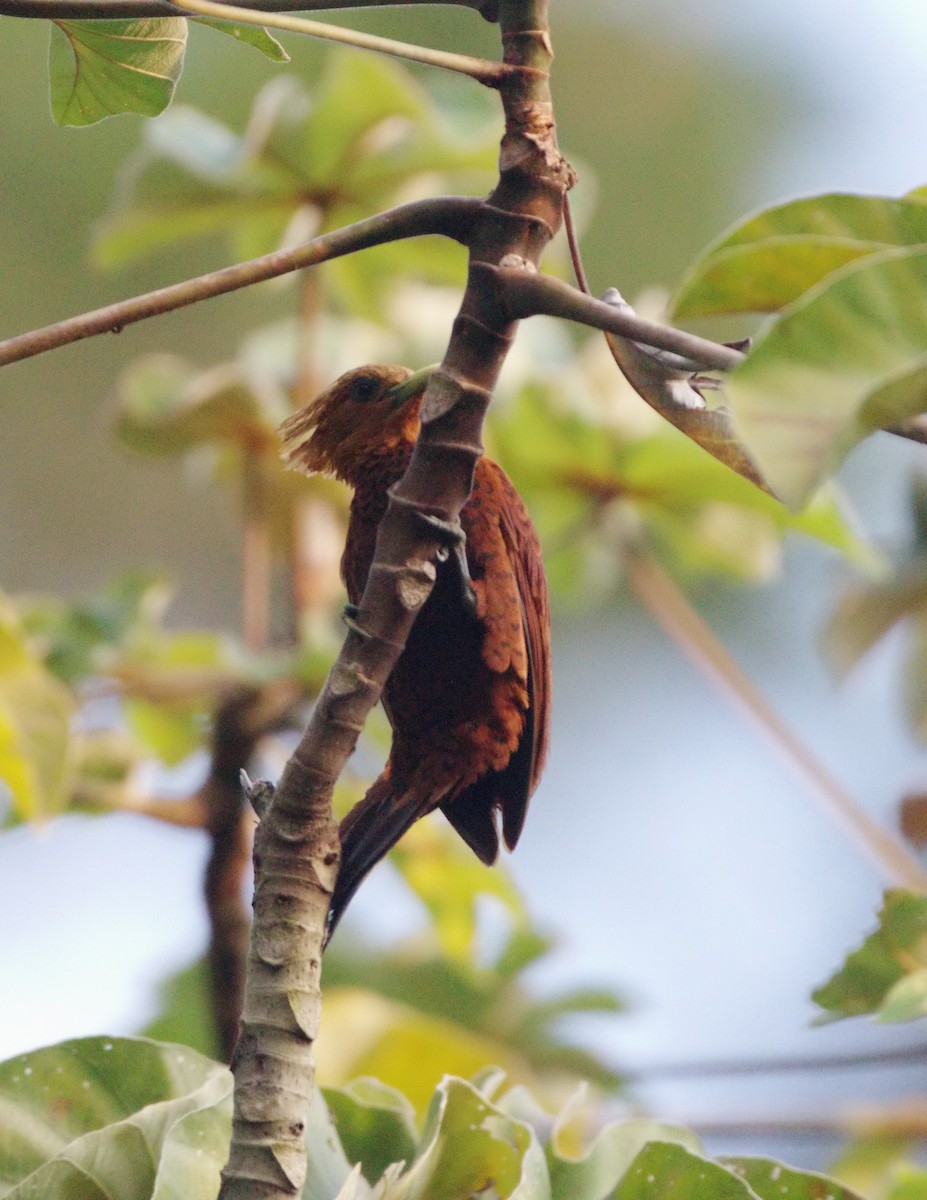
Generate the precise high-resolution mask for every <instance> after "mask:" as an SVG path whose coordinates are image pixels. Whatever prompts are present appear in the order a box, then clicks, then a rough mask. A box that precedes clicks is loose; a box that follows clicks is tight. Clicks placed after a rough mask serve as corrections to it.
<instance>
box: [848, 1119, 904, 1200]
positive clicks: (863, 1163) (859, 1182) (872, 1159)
mask: <svg viewBox="0 0 927 1200" xmlns="http://www.w3.org/2000/svg"><path fill="white" fill-rule="evenodd" d="M912 1149H913V1147H912V1143H911V1140H910V1139H909V1138H905V1137H899V1136H897V1135H893V1134H873V1135H872V1136H870V1137H864V1138H859V1139H857V1140H856V1141H854V1142H852V1143H851V1144H850V1145H849V1146H848V1147H847V1148H846V1150H844V1151H843V1153H842V1154H841V1155H840V1157H839V1158H838V1159H837V1161H836V1162H835V1163H833V1164H832V1165H831V1167H830V1168H829V1170H830V1174H831V1175H832V1176H833V1178H834V1179H837V1180H839V1181H840V1183H843V1184H846V1186H847V1187H851V1188H852V1189H853V1190H854V1192H858V1193H859V1194H860V1195H861V1196H865V1197H866V1200H922V1197H924V1196H925V1195H927V1171H925V1170H924V1169H923V1167H921V1166H915V1165H914V1164H913V1163H912V1161H911V1154H912Z"/></svg>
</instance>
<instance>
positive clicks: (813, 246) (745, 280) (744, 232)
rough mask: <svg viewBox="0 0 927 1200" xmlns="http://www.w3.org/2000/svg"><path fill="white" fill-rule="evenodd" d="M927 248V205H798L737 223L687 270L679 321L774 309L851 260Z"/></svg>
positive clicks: (860, 201)
mask: <svg viewBox="0 0 927 1200" xmlns="http://www.w3.org/2000/svg"><path fill="white" fill-rule="evenodd" d="M923 243H927V204H924V203H918V202H917V201H916V200H913V199H905V200H894V199H886V198H882V197H878V196H854V195H842V194H831V195H824V196H813V197H809V198H806V199H802V200H793V201H790V202H789V203H787V204H780V205H776V206H775V207H774V208H768V209H765V210H764V211H763V212H760V213H757V214H756V215H755V216H753V217H749V218H747V220H746V221H743V222H740V223H738V224H737V225H735V226H734V227H733V229H731V230H730V231H728V232H727V233H725V234H722V236H721V237H720V238H719V239H718V240H717V241H716V242H714V243H713V244H712V245H711V246H709V247H708V249H707V250H706V251H705V252H704V253H703V254H702V256H701V257H700V258H699V259H698V260H697V261H696V263H695V264H694V265H693V266H692V267H690V268H689V271H688V273H687V274H686V276H685V278H684V279H683V281H682V283H681V284H680V287H679V291H678V293H677V295H676V297H675V300H674V303H673V315H674V317H675V318H679V317H691V316H703V315H706V314H709V313H731V312H775V311H777V310H778V309H780V308H782V307H783V306H784V305H786V304H789V303H790V302H791V301H793V300H796V299H797V298H798V297H799V296H801V295H802V293H804V292H806V291H808V289H809V288H811V287H813V286H814V285H815V284H817V283H819V282H820V281H821V280H822V279H824V278H825V277H826V276H827V275H830V274H831V273H832V272H834V271H837V270H839V269H840V268H841V267H843V266H845V265H846V264H847V263H849V262H852V261H854V260H855V259H858V258H862V257H865V256H867V255H871V254H876V253H879V252H880V251H882V250H887V249H891V248H892V247H896V246H916V245H920V244H923Z"/></svg>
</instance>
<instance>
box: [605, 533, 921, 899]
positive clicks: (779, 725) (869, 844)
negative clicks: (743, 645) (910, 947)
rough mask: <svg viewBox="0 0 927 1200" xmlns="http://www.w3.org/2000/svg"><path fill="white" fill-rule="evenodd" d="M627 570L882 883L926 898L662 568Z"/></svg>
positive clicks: (909, 864) (879, 831)
mask: <svg viewBox="0 0 927 1200" xmlns="http://www.w3.org/2000/svg"><path fill="white" fill-rule="evenodd" d="M627 569H628V582H629V583H630V586H631V588H632V589H633V591H634V593H635V594H636V595H637V597H638V598H639V599H640V600H641V601H642V603H643V604H644V605H645V607H646V608H647V610H648V611H649V612H650V613H651V615H652V616H653V617H654V618H655V619H656V620H657V622H658V624H659V625H660V626H661V627H662V628H663V630H664V631H665V632H666V633H667V634H669V636H670V637H671V638H672V639H673V641H674V642H675V643H676V644H677V645H678V646H679V647H680V649H681V650H682V651H683V652H684V653H685V655H686V657H687V658H689V660H690V661H691V662H693V663H694V664H695V665H696V666H697V667H698V669H699V670H700V671H701V672H702V673H703V674H704V675H706V676H707V677H708V679H709V680H710V682H711V683H712V684H713V685H715V686H716V687H717V688H718V689H719V690H720V691H721V692H723V693H725V694H726V695H727V696H728V697H729V698H730V699H731V700H733V701H734V702H735V704H736V705H737V707H738V708H739V709H740V710H741V712H742V713H743V714H744V715H745V716H747V717H750V718H751V719H752V721H753V722H754V724H755V725H756V726H757V727H758V728H759V729H760V730H761V731H762V732H763V733H764V734H765V735H766V737H767V738H768V739H769V740H770V742H771V743H772V744H773V745H774V746H775V748H776V749H777V750H778V751H779V752H780V753H781V755H782V757H783V758H784V759H785V761H786V762H787V763H788V764H789V765H790V766H791V767H793V768H794V769H795V770H796V771H797V772H798V774H799V775H800V776H801V777H802V778H803V779H804V781H805V782H806V783H807V784H808V785H809V786H810V788H811V791H812V793H813V794H814V795H815V796H816V797H817V798H818V800H819V801H820V803H821V806H822V807H823V808H824V809H825V810H826V811H827V812H828V813H829V814H830V816H831V817H833V818H834V819H835V820H836V821H837V822H838V824H840V825H841V826H842V827H843V829H844V830H845V832H846V833H848V834H849V836H850V837H851V838H852V839H853V840H854V841H855V842H856V843H857V845H858V846H859V847H860V848H861V849H862V850H863V851H864V853H865V854H866V856H867V858H869V860H870V862H872V863H873V864H874V865H875V866H876V867H877V868H878V870H879V872H880V873H881V875H882V876H883V878H884V879H885V880H886V881H887V882H888V883H889V884H890V885H892V886H897V887H906V888H911V889H912V890H913V891H916V892H925V893H927V872H925V871H924V868H923V867H922V866H921V865H920V863H919V862H918V861H917V859H916V858H915V857H914V855H913V854H911V853H910V851H909V850H908V848H907V847H906V846H905V845H904V843H903V842H902V841H901V840H900V839H899V838H897V837H895V836H894V835H893V834H892V833H890V832H889V831H888V830H887V829H883V827H882V826H881V825H880V824H879V823H878V822H877V821H875V820H873V818H872V817H871V816H870V815H869V813H867V812H866V810H865V809H864V808H862V807H861V806H860V805H859V804H858V803H857V802H856V800H855V799H854V798H853V797H852V796H851V795H850V794H849V792H847V791H846V790H845V789H844V788H843V787H842V786H841V784H840V783H839V782H838V781H837V780H836V779H835V778H834V777H833V776H832V775H831V774H830V772H829V771H828V770H827V769H826V768H825V767H824V765H823V764H822V763H820V762H819V761H818V760H817V759H816V758H815V757H814V755H813V754H812V753H811V751H810V750H809V749H808V747H807V746H806V745H805V744H804V742H803V741H801V739H800V738H799V737H797V736H796V734H795V733H793V732H792V730H791V729H790V728H789V727H788V726H787V725H786V724H785V722H784V721H783V720H782V719H781V717H780V716H779V714H778V713H777V712H775V710H774V709H773V708H772V706H771V705H770V704H769V702H768V701H767V700H766V697H765V696H764V695H763V694H762V692H760V690H759V689H758V688H757V687H756V686H755V685H754V684H753V682H752V681H751V680H750V679H749V678H748V677H747V675H745V674H744V672H743V671H742V670H741V668H740V667H739V666H738V664H737V663H736V662H735V661H734V659H733V658H732V656H731V655H730V653H729V652H728V650H727V649H726V647H725V646H723V645H722V644H721V642H719V641H718V639H717V638H716V637H715V635H714V633H713V632H712V630H711V629H710V628H709V626H708V625H707V624H706V623H705V622H704V621H703V620H702V619H701V617H700V616H699V615H698V613H697V612H696V611H695V610H694V609H693V608H692V606H691V605H690V604H689V602H688V600H687V599H686V598H685V596H684V595H683V594H682V593H681V592H680V591H679V589H678V588H677V587H676V584H675V583H674V582H673V580H672V579H671V578H670V577H669V575H667V574H666V572H665V571H664V570H663V568H662V567H661V566H660V565H659V563H657V562H656V560H655V559H654V558H653V557H652V556H651V555H649V554H645V553H642V552H637V553H631V554H629V556H628V564H627Z"/></svg>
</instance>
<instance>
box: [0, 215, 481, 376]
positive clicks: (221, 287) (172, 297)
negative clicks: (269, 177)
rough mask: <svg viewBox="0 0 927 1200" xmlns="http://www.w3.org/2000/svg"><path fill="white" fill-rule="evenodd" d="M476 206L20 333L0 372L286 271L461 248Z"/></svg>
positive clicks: (351, 233) (327, 237)
mask: <svg viewBox="0 0 927 1200" xmlns="http://www.w3.org/2000/svg"><path fill="white" fill-rule="evenodd" d="M481 208H482V202H481V201H479V200H475V199H471V198H469V197H464V196H438V197H435V198H434V199H431V200H416V201H413V202H412V203H410V204H403V205H400V206H399V207H398V208H392V209H389V210H388V211H387V212H385V213H378V214H377V215H376V216H375V217H368V218H367V219H366V220H364V221H358V222H356V223H355V224H353V225H346V226H345V227H344V228H343V229H336V230H335V231H334V232H332V233H326V234H323V235H322V236H321V237H317V238H313V239H312V241H310V242H304V243H303V245H301V246H297V247H295V248H294V249H292V250H276V251H274V252H273V253H272V254H265V255H263V256H262V257H261V258H253V259H250V260H249V261H248V262H244V263H238V264H237V265H236V266H234V267H225V268H223V269H222V270H220V271H211V272H210V273H209V274H208V275H199V276H197V277H196V278H195V279H187V280H184V282H183V283H175V284H172V285H171V286H169V287H164V288H159V289H158V290H157V291H155V292H146V293H145V295H143V296H134V297H132V299H130V300H121V301H119V302H118V303H116V304H109V305H107V306H106V307H105V308H98V309H96V310H94V311H93V312H89V313H82V314H81V315H80V316H78V317H69V318H68V319H67V320H65V321H58V322H56V323H55V324H54V325H46V326H44V328H42V329H34V330H32V331H31V332H30V333H21V334H18V335H17V336H16V337H11V338H7V339H6V341H2V342H0V367H2V366H6V365H8V364H9V363H14V362H19V361H20V360H21V359H24V358H32V357H33V356H34V355H36V354H44V353H45V352H46V351H47V350H55V349H57V348H58V347H59V346H67V345H69V344H70V343H71V342H78V341H80V340H81V339H83V338H88V337H96V336H97V335H98V334H101V333H121V332H122V330H123V329H124V328H125V326H126V325H132V324H134V323H135V322H136V321H144V320H146V319H147V318H148V317H158V316H161V315H162V313H167V312H172V311H173V310H174V309H177V308H184V307H185V306H186V305H188V304H196V303H198V302H199V301H200V300H209V299H211V298H212V297H213V296H222V295H225V293H226V292H234V291H237V290H238V289H239V288H243V287H250V286H251V285H252V284H254V283H261V282H263V281H264V280H265V279H275V278H277V276H279V275H288V274H290V272H292V271H299V270H302V269H303V268H304V267H313V266H316V265H317V264H318V263H322V262H327V261H329V260H330V259H333V258H340V257H341V256H342V255H344V254H353V253H354V252H355V251H357V250H367V249H369V248H370V247H371V246H381V245H383V243H384V242H395V241H400V240H402V239H403V238H410V237H420V236H422V235H423V234H440V235H442V236H444V237H449V238H452V239H453V240H454V241H457V242H461V243H463V244H467V243H468V241H469V238H470V235H471V230H472V228H473V225H474V222H475V220H476V217H477V216H478V215H479V213H480V211H481Z"/></svg>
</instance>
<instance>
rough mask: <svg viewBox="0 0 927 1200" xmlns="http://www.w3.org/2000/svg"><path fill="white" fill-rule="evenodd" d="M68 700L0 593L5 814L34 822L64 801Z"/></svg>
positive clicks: (0, 765) (0, 778) (0, 751)
mask: <svg viewBox="0 0 927 1200" xmlns="http://www.w3.org/2000/svg"><path fill="white" fill-rule="evenodd" d="M73 710H74V704H73V701H72V699H71V696H70V694H69V692H68V690H67V688H65V687H64V686H63V685H62V684H61V683H60V682H59V681H58V680H57V679H56V678H55V676H54V675H53V674H52V673H51V672H50V671H49V670H48V669H47V668H46V667H45V665H44V664H43V662H42V660H41V657H40V656H39V655H38V654H37V653H36V651H35V649H34V647H33V646H32V644H31V643H30V640H29V638H28V636H27V633H26V631H25V629H24V628H23V625H22V622H21V620H20V618H19V614H18V613H17V611H16V609H15V607H14V605H13V604H12V602H11V601H10V600H9V599H7V598H6V597H5V596H3V595H2V594H0V783H2V784H4V785H5V786H6V787H7V788H8V790H9V793H10V797H11V801H12V806H11V815H12V816H13V817H14V818H18V819H20V820H26V819H28V820H39V819H41V818H44V817H49V816H51V815H53V814H54V813H57V812H60V811H61V809H62V808H63V807H64V806H65V804H66V803H67V797H68V788H69V784H70V775H71V766H72V763H71V753H70V751H71V747H70V738H69V728H70V721H71V716H72V713H73Z"/></svg>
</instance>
